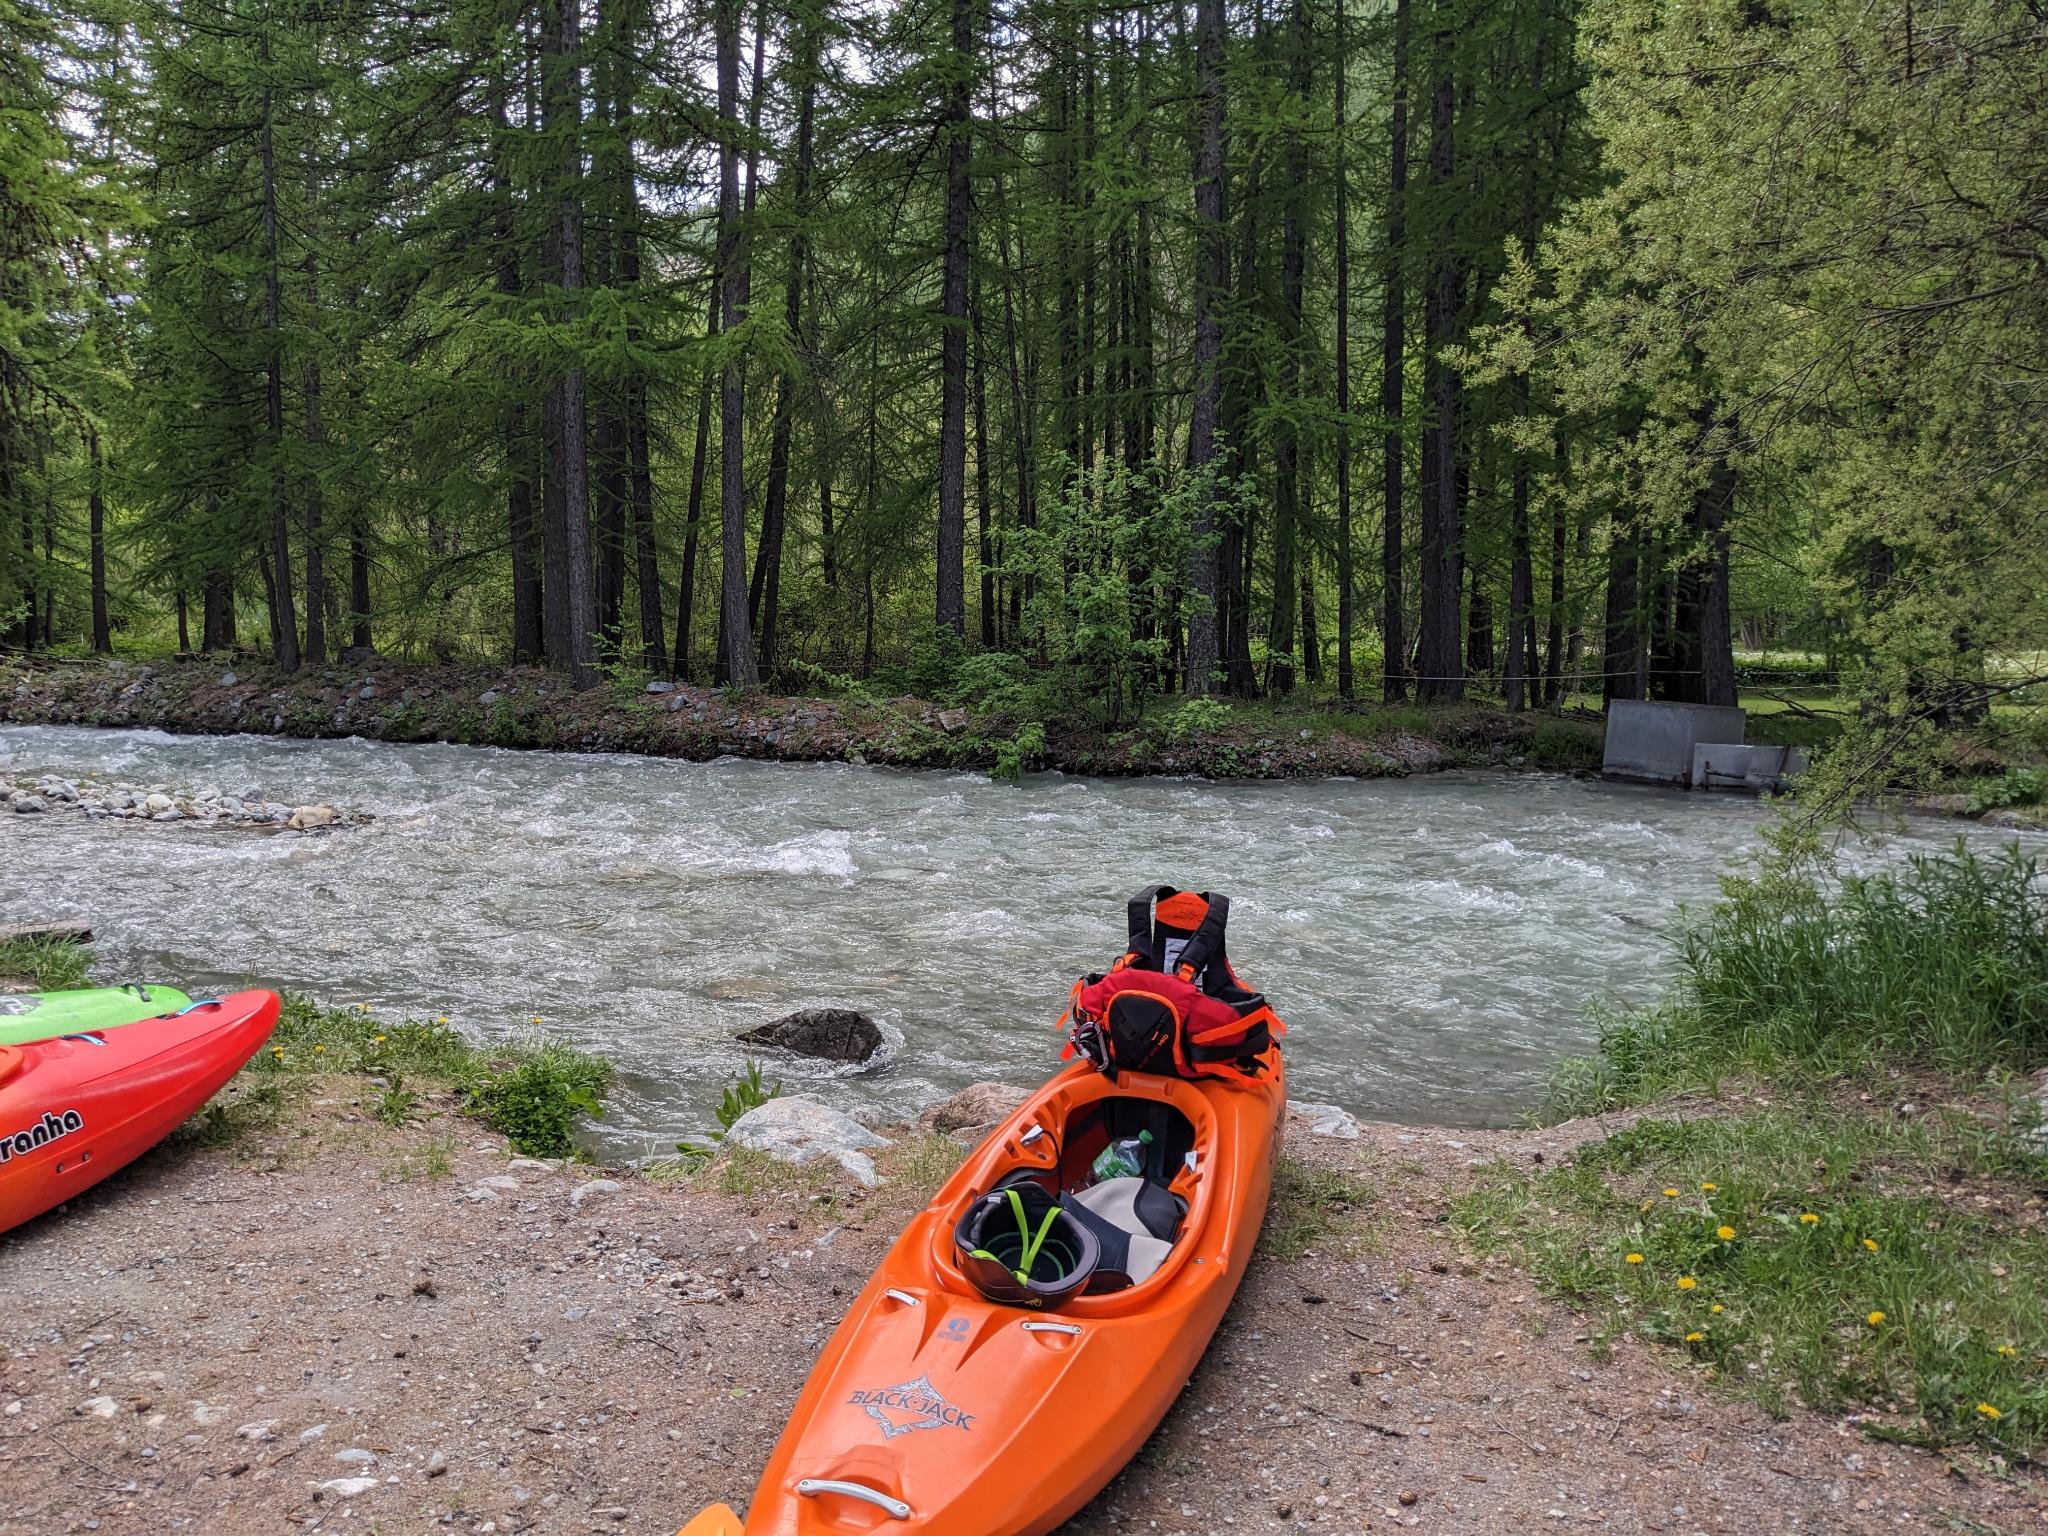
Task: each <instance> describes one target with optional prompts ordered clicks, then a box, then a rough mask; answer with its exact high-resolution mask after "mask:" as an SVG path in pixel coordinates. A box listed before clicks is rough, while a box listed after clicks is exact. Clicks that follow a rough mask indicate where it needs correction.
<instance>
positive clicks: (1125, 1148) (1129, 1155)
mask: <svg viewBox="0 0 2048 1536" xmlns="http://www.w3.org/2000/svg"><path fill="white" fill-rule="evenodd" d="M1151 1145H1152V1133H1151V1132H1150V1131H1140V1132H1138V1134H1137V1135H1135V1136H1126V1137H1125V1138H1124V1139H1123V1140H1122V1141H1112V1142H1111V1143H1110V1144H1109V1145H1108V1146H1106V1147H1104V1148H1103V1149H1102V1150H1101V1151H1100V1152H1098V1153H1096V1154H1095V1178H1096V1181H1097V1182H1098V1183H1100V1182H1101V1181H1102V1180H1104V1179H1134V1178H1136V1177H1137V1176H1138V1175H1139V1174H1141V1173H1143V1172H1144V1171H1145V1149H1146V1148H1147V1147H1149V1146H1151Z"/></svg>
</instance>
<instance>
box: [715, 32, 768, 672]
mask: <svg viewBox="0 0 2048 1536" xmlns="http://www.w3.org/2000/svg"><path fill="white" fill-rule="evenodd" d="M715 15H716V24H717V31H718V118H719V128H720V134H719V146H718V248H719V251H718V269H719V273H720V288H721V290H722V293H721V299H720V303H721V321H722V325H723V328H724V330H725V331H726V332H727V333H728V334H730V333H731V331H732V330H733V329H734V328H735V327H737V326H738V325H739V323H740V318H741V315H742V314H743V312H744V308H745V303H746V290H747V272H746V259H747V258H746V254H745V250H744V247H743V243H742V241H743V236H742V232H741V229H740V170H739V144H738V139H739V126H740V117H739V94H740V63H739V60H740V38H739V32H740V0H716V5H715ZM758 96H759V93H758V92H756V97H757V99H758ZM746 388H747V385H746V368H745V364H744V363H743V361H742V360H741V359H740V358H738V357H736V356H734V357H729V358H728V359H727V361H726V364H725V368H724V372H723V374H722V376H721V378H720V382H719V448H718V457H719V465H718V468H719V492H720V494H719V564H720V567H721V569H720V571H719V583H720V590H721V600H720V604H719V620H720V622H719V631H720V655H719V670H720V672H721V673H722V674H723V680H724V681H726V682H728V683H730V684H731V685H732V686H733V687H735V688H753V687H756V686H758V685H759V683H760V673H759V671H758V670H757V668H756V666H755V661H754V637H753V633H752V631H753V626H752V625H751V624H750V623H749V622H748V619H747V504H746V494H747V481H746V457H745V455H746V425H747V405H746Z"/></svg>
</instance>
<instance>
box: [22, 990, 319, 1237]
mask: <svg viewBox="0 0 2048 1536" xmlns="http://www.w3.org/2000/svg"><path fill="white" fill-rule="evenodd" d="M277 1008H278V1001H277V994H276V993H275V992H237V993H235V994H233V995H232V996H230V997H225V998H221V999H219V1000H218V1001H212V1002H203V1003H194V1004H192V1005H191V1006H190V1007H188V1008H185V1009H182V1010H181V1011H179V1012H177V1013H173V1014H167V1015H165V1016H164V1017H163V1018H160V1019H144V1020H142V1021H141V1022H140V1023H136V1024H128V1025H124V1026H123V1027H122V1028H120V1029H110V1030H108V1031H106V1032H105V1033H104V1034H85V1035H65V1036H64V1037H62V1038H61V1039H57V1040H42V1041H38V1042H36V1043H35V1044H33V1045H5V1046H0V1232H5V1231H7V1230H8V1229H9V1228H12V1227H17V1226H20V1225H21V1223H23V1222H24V1221H27V1220H28V1219H29V1218H30V1217H32V1216H40V1215H41V1214H42V1213H43V1212H44V1211H47V1210H49V1209H50V1208H51V1207H52V1206H56V1205H62V1204H63V1203H64V1202H65V1201H67V1200H71V1199H75V1198H76V1197H77V1196H78V1195H80V1194H82V1193H84V1192H85V1191H86V1190H88V1189H90V1188H91V1187H92V1186H93V1185H95V1184H97V1183H99V1181H100V1180H101V1179H104V1178H105V1177H106V1176H107V1175H108V1174H110V1173H113V1172H114V1171H115V1170H117V1169H119V1168H123V1167H125V1166H127V1165H128V1164H129V1163H131V1162H133V1161H134V1160H135V1159H136V1158H138V1157H140V1156H141V1155H142V1154H143V1153H145V1152H147V1151H148V1150H149V1149H150V1148H151V1147H153V1146H155V1145H156V1144H157V1143H158V1142H160V1141H162V1140H163V1139H164V1137H166V1136H168V1135H170V1133H171V1132H172V1131H174V1130H176V1129H177V1128H178V1126H180V1125H182V1124H183V1123H184V1122H185V1120H186V1119H187V1118H188V1117H189V1116H191V1115H192V1114H193V1113H194V1112H195V1111H196V1110H198V1108H199V1107H200V1106H201V1105H202V1104H204V1103H205V1102H206V1101H207V1100H208V1099H210V1098H212V1097H213V1096H214V1094H215V1093H217V1092H219V1090H220V1088H221V1085H222V1084H224V1083H225V1082H227V1080H228V1079H229V1078H231V1077H233V1076H234V1075H235V1074H236V1073H237V1072H239V1071H240V1070H241V1069H242V1064H243V1063H244V1062H246V1061H247V1060H248V1059H249V1058H250V1057H251V1056H254V1055H255V1054H256V1052H257V1051H258V1050H259V1049H260V1048H261V1047H262V1045H263V1042H264V1041H265V1040H267V1039H269V1038H270V1032H271V1030H272V1029H273V1028H275V1027H276V1025H277Z"/></svg>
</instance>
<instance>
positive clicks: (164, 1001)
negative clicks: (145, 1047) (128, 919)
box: [0, 983, 192, 1045]
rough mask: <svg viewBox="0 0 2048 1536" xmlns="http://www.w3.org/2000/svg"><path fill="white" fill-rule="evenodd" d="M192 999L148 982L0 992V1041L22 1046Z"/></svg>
mask: <svg viewBox="0 0 2048 1536" xmlns="http://www.w3.org/2000/svg"><path fill="white" fill-rule="evenodd" d="M191 1001H192V999H191V998H189V997H187V996H186V995H185V994H184V993H182V992H180V991H178V990H177V989H176V988H175V987H160V986H157V985H155V984H154V983H151V984H150V985H148V986H143V985H140V984H136V985H132V986H126V987H80V988H79V989H78V990H77V991H75V992H13V993H5V992H0V1045H26V1044H28V1043H29V1042H30V1041H32V1040H54V1039H56V1038H57V1036H59V1035H83V1034H89V1033H91V1032H93V1031H95V1030H101V1029H112V1028H113V1027H114V1026H115V1025H117V1024H133V1023H134V1022H135V1021H136V1020H137V1019H153V1018H156V1017H157V1016H158V1015H160V1014H166V1013H176V1012H177V1011H178V1010H179V1009H180V1008H183V1007H184V1006H185V1005H186V1004H188V1003H190V1002H191Z"/></svg>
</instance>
